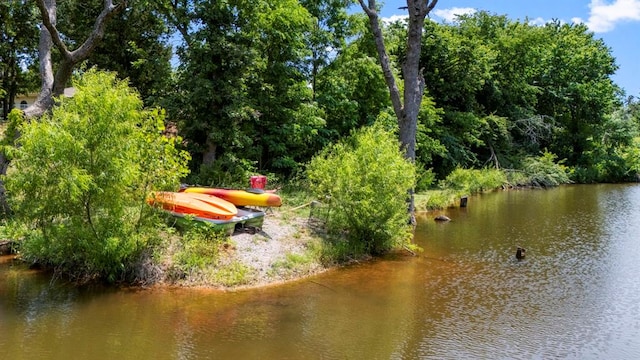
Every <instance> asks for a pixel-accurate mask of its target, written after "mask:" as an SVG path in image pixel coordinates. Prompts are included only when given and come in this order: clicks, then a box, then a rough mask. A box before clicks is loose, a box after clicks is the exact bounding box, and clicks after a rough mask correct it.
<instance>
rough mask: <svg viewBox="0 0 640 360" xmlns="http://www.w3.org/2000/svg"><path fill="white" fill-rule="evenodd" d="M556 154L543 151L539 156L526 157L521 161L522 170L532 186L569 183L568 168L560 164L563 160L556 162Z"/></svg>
mask: <svg viewBox="0 0 640 360" xmlns="http://www.w3.org/2000/svg"><path fill="white" fill-rule="evenodd" d="M556 159H557V156H556V155H555V154H553V153H550V152H548V151H545V152H544V153H543V154H542V155H541V156H540V157H537V158H534V157H527V158H526V159H525V160H524V161H523V170H524V172H525V174H527V177H528V178H529V183H530V184H532V185H534V186H543V187H548V186H558V185H561V184H569V183H571V179H569V174H568V169H567V167H566V166H564V165H562V163H563V161H562V160H561V161H558V162H556Z"/></svg>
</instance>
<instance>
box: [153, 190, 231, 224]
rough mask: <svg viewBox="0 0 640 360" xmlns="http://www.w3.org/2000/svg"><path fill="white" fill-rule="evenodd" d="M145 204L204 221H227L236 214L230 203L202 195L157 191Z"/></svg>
mask: <svg viewBox="0 0 640 360" xmlns="http://www.w3.org/2000/svg"><path fill="white" fill-rule="evenodd" d="M147 202H148V203H149V204H150V205H158V206H160V207H162V208H163V209H164V210H168V211H172V212H174V213H180V214H184V215H193V216H197V217H201V218H206V219H216V220H229V219H231V218H233V217H234V216H235V215H236V214H237V213H238V209H237V208H236V207H235V205H233V204H232V203H230V202H228V201H225V200H223V199H220V198H217V197H215V196H208V195H203V194H188V193H182V192H165V191H159V192H155V193H153V194H152V196H151V197H149V198H148V199H147Z"/></svg>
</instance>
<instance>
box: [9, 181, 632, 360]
mask: <svg viewBox="0 0 640 360" xmlns="http://www.w3.org/2000/svg"><path fill="white" fill-rule="evenodd" d="M638 203H640V186H637V185H597V186H569V187H562V188H559V189H552V190H547V191H512V192H506V193H495V194H487V195H483V196H480V197H474V198H471V199H470V202H469V207H468V208H466V209H450V210H448V211H447V212H446V215H447V216H449V217H450V218H452V221H451V222H449V223H446V224H441V223H436V222H434V221H433V220H432V217H433V214H428V215H424V216H423V217H422V218H421V219H420V221H419V226H418V228H417V229H416V241H417V242H418V244H419V245H420V246H421V247H423V248H424V250H425V251H424V253H422V254H421V255H420V256H419V257H411V256H408V255H404V254H401V255H396V256H392V257H389V258H387V259H384V260H380V261H376V262H373V263H365V264H359V265H357V266H352V267H349V268H344V269H337V270H335V271H332V272H329V273H326V274H323V275H321V276H318V277H314V278H312V279H306V280H303V281H299V282H295V283H291V284H287V285H283V286H277V287H270V288H264V289H259V290H250V291H239V292H227V293H225V292H219V291H207V290H187V289H162V290H114V289H104V288H91V289H77V288H73V287H68V286H65V285H64V284H59V283H53V284H52V283H50V281H49V279H47V278H46V277H42V276H39V275H37V274H35V273H33V272H29V271H25V270H24V269H21V268H16V267H15V266H12V265H11V264H10V263H8V262H7V258H3V259H4V260H3V261H2V264H0V335H1V336H0V347H1V348H3V349H4V350H5V351H6V352H7V353H11V354H14V355H16V356H14V357H16V358H19V359H20V358H22V359H34V358H48V359H58V358H59V359H63V358H64V359H68V358H83V359H84V358H92V359H100V358H105V359H111V358H115V357H118V358H131V359H134V358H135V359H137V358H150V357H152V358H156V359H196V358H261V359H271V358H274V359H300V358H311V359H315V358H322V359H345V358H357V359H359V358H367V359H390V358H392V359H413V358H423V359H428V358H437V359H443V358H444V359H447V358H450V359H458V358H509V359H514V358H515V359H518V358H520V359H530V358H576V359H590V358H591V359H601V358H616V359H625V358H639V357H640V340H638V339H640V309H639V306H640V305H638V304H640V286H639V285H638V284H637V283H636V281H635V276H636V274H637V273H638V272H639V270H640V265H639V264H638V261H637V259H638V257H639V256H640V243H639V242H638V236H637V234H639V233H640V210H638V209H639V208H638V206H637V204H638ZM517 246H523V247H525V248H526V249H527V258H526V259H525V260H523V261H517V260H516V259H515V256H514V255H515V249H516V247H517Z"/></svg>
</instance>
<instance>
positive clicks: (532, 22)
mask: <svg viewBox="0 0 640 360" xmlns="http://www.w3.org/2000/svg"><path fill="white" fill-rule="evenodd" d="M548 22H549V21H548V20H545V19H543V18H541V17H537V18H535V19H529V25H533V26H543V25H544V24H546V23H548Z"/></svg>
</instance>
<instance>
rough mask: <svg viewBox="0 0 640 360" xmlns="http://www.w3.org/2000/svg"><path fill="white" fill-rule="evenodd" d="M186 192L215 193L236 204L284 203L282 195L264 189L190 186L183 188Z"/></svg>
mask: <svg viewBox="0 0 640 360" xmlns="http://www.w3.org/2000/svg"><path fill="white" fill-rule="evenodd" d="M180 191H183V192H185V193H198V194H207V195H213V196H215V197H218V198H220V199H224V200H226V201H228V202H230V203H232V204H234V205H236V206H265V207H266V206H274V207H278V206H281V205H282V199H280V196H278V195H276V194H273V193H269V192H265V191H262V190H255V191H254V190H251V191H246V190H237V189H219V188H206V187H188V188H184V189H181V190H180Z"/></svg>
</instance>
